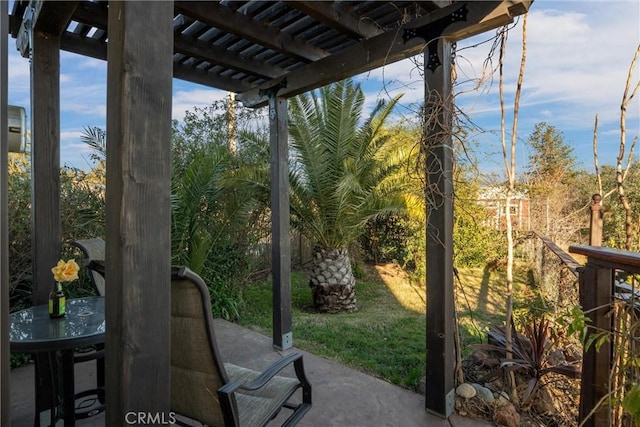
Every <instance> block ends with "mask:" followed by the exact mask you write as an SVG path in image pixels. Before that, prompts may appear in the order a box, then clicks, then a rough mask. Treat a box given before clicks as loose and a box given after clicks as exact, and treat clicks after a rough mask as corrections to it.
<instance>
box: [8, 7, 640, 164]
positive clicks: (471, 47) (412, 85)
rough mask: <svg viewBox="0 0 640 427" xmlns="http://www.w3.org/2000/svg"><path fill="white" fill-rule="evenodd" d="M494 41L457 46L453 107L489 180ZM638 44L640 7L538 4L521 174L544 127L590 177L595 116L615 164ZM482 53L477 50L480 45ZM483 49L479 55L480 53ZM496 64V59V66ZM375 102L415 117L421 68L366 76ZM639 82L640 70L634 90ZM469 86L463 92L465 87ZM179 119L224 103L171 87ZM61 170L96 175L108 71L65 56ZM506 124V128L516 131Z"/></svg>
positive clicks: (20, 87) (25, 86)
mask: <svg viewBox="0 0 640 427" xmlns="http://www.w3.org/2000/svg"><path fill="white" fill-rule="evenodd" d="M521 24H522V20H521V19H520V21H519V23H518V25H517V26H515V27H514V28H513V29H512V30H511V31H510V33H509V42H508V46H507V54H506V55H507V56H506V63H505V78H506V84H505V92H506V103H507V110H508V114H510V112H511V111H512V106H513V94H514V91H515V82H516V78H517V73H518V68H519V64H520V56H521V28H522V25H521ZM494 35H495V32H488V33H486V34H485V35H483V36H478V37H475V38H473V39H470V40H467V41H464V42H460V43H458V46H457V47H458V53H457V58H458V61H457V64H458V83H460V84H459V85H458V86H457V93H458V95H457V97H456V100H457V101H456V102H457V105H458V107H460V108H461V109H462V110H464V111H465V113H467V114H469V115H470V116H471V117H472V119H473V120H474V121H476V122H477V123H478V124H479V125H481V126H482V127H483V128H484V129H486V130H487V131H488V133H486V134H483V135H479V136H477V137H476V138H475V139H474V140H475V143H476V144H477V146H478V148H479V149H480V150H481V155H480V164H481V170H483V171H495V170H500V168H501V165H502V157H501V156H502V155H501V153H500V139H499V136H498V135H499V134H496V133H494V132H498V131H499V129H500V105H499V102H498V97H497V88H498V80H497V75H496V77H495V78H494V80H493V84H489V83H488V82H487V83H484V84H483V85H482V86H481V87H480V88H479V89H477V90H473V87H474V86H475V82H476V81H477V80H479V79H481V78H482V76H483V73H484V72H485V70H483V63H484V62H485V59H486V58H487V56H488V54H489V49H490V47H491V42H490V41H489V42H488V43H484V44H479V43H480V42H482V41H485V40H489V39H490V38H491V37H492V36H494ZM639 43H640V2H638V1H637V0H618V1H590V0H581V1H567V0H564V1H558V0H536V1H535V2H534V4H533V6H532V8H531V10H530V13H529V19H528V40H527V64H526V71H525V77H524V85H523V91H522V98H521V103H520V118H519V127H518V136H519V138H520V140H521V141H520V142H519V143H518V148H517V163H518V165H517V168H518V170H519V171H520V172H522V171H523V168H524V167H525V165H526V158H527V151H526V145H525V143H524V141H525V140H526V139H527V137H528V135H529V134H530V133H531V131H532V130H533V126H534V125H535V124H536V123H538V122H541V121H545V122H547V123H548V124H550V125H552V126H554V127H556V128H557V129H558V130H560V131H561V132H562V133H563V135H564V138H565V141H566V142H567V143H568V144H569V145H571V146H572V147H573V148H574V151H575V154H576V156H577V157H578V160H579V162H580V164H581V165H582V166H583V167H584V168H585V169H587V170H589V171H592V170H593V166H592V165H593V155H592V148H591V147H592V138H593V125H594V117H595V115H596V114H598V115H599V132H598V144H599V157H600V162H601V164H614V163H615V161H616V156H617V152H618V146H619V141H620V123H619V122H620V103H621V99H622V94H623V91H624V86H625V82H626V78H627V73H628V70H629V66H630V64H631V60H632V58H633V55H634V52H635V49H636V48H637V46H638V44H639ZM477 44H479V45H477ZM476 45H477V46H476ZM14 46H15V40H14V39H10V40H9V104H11V105H19V106H24V107H26V108H27V115H29V61H28V60H26V59H24V58H21V57H20V56H19V54H18V52H17V51H15V50H14V49H13V47H14ZM495 63H497V56H496V57H495ZM359 79H360V80H361V81H362V85H363V89H364V90H365V92H366V93H367V96H368V101H369V102H370V104H373V103H374V102H375V100H376V98H377V97H379V96H392V95H395V94H396V93H398V92H402V93H404V97H403V99H402V102H401V103H402V106H401V108H400V109H399V110H398V113H399V114H404V115H409V116H411V115H415V111H416V107H415V106H416V105H417V103H418V102H420V100H421V99H422V98H423V96H424V89H423V83H422V80H421V77H420V73H419V71H418V69H417V68H416V65H415V64H414V62H412V61H409V60H405V61H402V62H398V63H395V64H390V65H388V66H385V67H382V68H379V69H377V70H374V71H372V72H369V73H366V74H364V75H362V76H360V77H359ZM639 79H640V64H637V65H636V67H635V74H634V76H633V83H634V84H635V83H636V82H637V81H638V80H639ZM465 82H466V83H465ZM173 92H174V96H173V113H172V116H173V118H175V119H178V120H180V119H181V118H182V117H183V116H184V113H185V111H186V110H191V109H192V108H193V107H195V106H198V107H204V106H207V105H209V104H210V103H211V102H213V101H214V100H217V99H221V98H222V97H224V96H225V95H226V94H225V93H224V92H221V91H218V90H212V89H209V88H206V87H204V86H200V85H196V84H191V83H188V82H184V81H181V80H174V86H173ZM60 95H61V162H62V164H63V165H72V166H76V167H81V168H84V169H86V168H88V167H89V163H90V162H89V160H88V159H89V149H88V148H87V147H86V146H85V145H84V144H82V143H81V142H80V134H81V133H82V129H83V127H85V126H100V127H103V128H104V127H106V126H105V124H106V62H104V61H100V60H95V59H91V58H85V57H80V56H77V55H74V54H71V53H67V52H62V53H61V91H60ZM639 98H640V96H639V97H636V99H634V100H633V101H632V104H631V105H630V108H629V110H628V113H627V144H628V145H630V143H631V141H632V139H633V137H635V136H637V135H639V134H640V99H639ZM510 123H511V118H510V116H508V117H507V128H508V129H511V124H510ZM638 156H640V148H639V149H638V152H637V156H636V157H638Z"/></svg>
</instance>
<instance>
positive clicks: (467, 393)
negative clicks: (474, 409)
mask: <svg viewBox="0 0 640 427" xmlns="http://www.w3.org/2000/svg"><path fill="white" fill-rule="evenodd" d="M456 394H457V395H458V396H460V397H464V398H465V399H471V398H472V397H474V396H475V395H476V394H477V392H476V389H475V388H473V386H472V385H471V384H469V383H463V384H460V385H459V386H458V387H457V388H456Z"/></svg>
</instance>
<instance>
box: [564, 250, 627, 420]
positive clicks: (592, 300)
mask: <svg viewBox="0 0 640 427" xmlns="http://www.w3.org/2000/svg"><path fill="white" fill-rule="evenodd" d="M569 252H571V253H574V254H579V255H583V256H586V257H587V263H586V264H585V266H584V267H582V268H581V269H580V270H579V277H580V280H579V282H580V305H581V306H582V309H583V311H584V313H585V314H586V315H587V316H588V317H589V318H590V319H591V325H590V328H589V332H588V335H587V342H589V338H590V337H594V336H595V334H601V336H606V337H607V338H608V339H607V340H606V341H604V343H603V344H602V345H601V346H600V347H599V349H596V346H595V345H590V346H587V348H586V349H585V352H584V354H583V361H582V363H583V365H582V382H581V394H580V421H581V422H583V424H581V425H583V426H586V427H591V426H593V427H599V426H611V425H616V426H623V425H627V424H628V423H629V425H633V424H632V420H625V419H624V417H623V415H622V410H621V401H622V398H624V395H625V392H626V391H628V386H629V384H631V383H632V382H636V381H637V380H638V377H637V375H638V372H637V368H636V370H635V372H634V371H630V370H629V369H628V366H627V365H626V363H623V362H624V358H625V357H626V358H629V357H631V358H634V357H638V353H637V349H635V348H633V346H634V345H635V341H636V340H637V336H636V333H635V331H634V330H633V329H634V328H632V327H630V326H631V325H632V324H636V327H637V319H638V316H637V315H638V311H637V309H638V301H639V300H640V298H639V293H638V292H637V290H636V286H637V283H636V282H635V279H634V277H633V275H634V274H636V275H637V274H640V253H638V252H630V251H623V250H617V249H611V248H602V247H597V246H571V247H570V248H569ZM629 275H630V276H629ZM621 277H622V278H623V279H622V280H621V279H620V278H621ZM624 278H627V279H624ZM628 278H630V279H628ZM629 280H630V282H631V283H628V281H629ZM623 334H626V338H625V336H621V335H623ZM629 344H630V345H631V347H630V346H629ZM634 353H635V354H634ZM634 377H635V378H634ZM611 398H613V399H611ZM611 402H615V403H611Z"/></svg>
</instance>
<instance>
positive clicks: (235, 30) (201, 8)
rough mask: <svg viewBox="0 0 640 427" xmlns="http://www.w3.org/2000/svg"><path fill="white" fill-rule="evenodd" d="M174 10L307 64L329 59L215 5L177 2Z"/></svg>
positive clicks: (280, 32) (223, 7) (286, 36)
mask: <svg viewBox="0 0 640 427" xmlns="http://www.w3.org/2000/svg"><path fill="white" fill-rule="evenodd" d="M176 9H177V10H178V11H182V12H184V13H186V14H188V15H189V16H192V17H194V18H196V19H197V20H199V21H202V22H205V23H207V24H209V25H212V26H214V27H216V28H218V29H220V30H222V31H226V32H229V33H231V34H241V35H242V37H243V38H245V39H247V40H250V41H253V42H256V43H259V44H261V45H263V46H265V47H268V48H270V49H273V50H275V51H278V52H286V53H288V54H291V55H294V56H297V57H299V58H301V59H305V60H307V61H316V60H318V59H320V58H324V57H326V56H329V53H328V52H325V51H323V50H322V49H318V48H317V47H315V46H312V45H309V44H307V43H306V42H304V41H301V40H300V39H297V38H294V37H292V36H291V35H289V34H287V33H285V32H282V31H278V30H276V29H274V28H272V27H269V26H265V25H259V24H256V22H255V21H253V20H252V19H251V18H249V17H246V16H244V15H241V14H238V13H234V12H233V10H231V9H229V8H228V7H226V6H223V5H222V4H220V3H218V2H202V1H190V2H178V3H176Z"/></svg>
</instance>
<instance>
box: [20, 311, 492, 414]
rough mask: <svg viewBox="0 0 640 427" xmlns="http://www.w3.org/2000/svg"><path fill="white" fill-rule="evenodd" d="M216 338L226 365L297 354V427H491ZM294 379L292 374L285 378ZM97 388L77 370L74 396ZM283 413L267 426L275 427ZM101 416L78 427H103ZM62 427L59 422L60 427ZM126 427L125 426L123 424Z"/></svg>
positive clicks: (23, 392) (310, 364)
mask: <svg viewBox="0 0 640 427" xmlns="http://www.w3.org/2000/svg"><path fill="white" fill-rule="evenodd" d="M215 325H216V329H215V333H216V338H217V340H218V344H219V346H220V353H221V356H222V358H223V359H224V361H225V362H231V363H235V364H238V365H241V366H245V367H248V368H253V369H256V370H262V369H264V368H266V367H267V366H269V365H270V364H271V363H273V362H274V361H275V360H277V359H279V358H281V357H283V356H285V355H287V354H289V353H291V352H301V353H303V355H304V364H305V371H306V373H307V377H308V379H309V381H310V382H311V384H312V387H313V407H312V408H311V410H310V411H309V412H308V413H307V414H306V415H305V417H304V418H303V419H302V421H301V422H300V423H299V424H298V425H299V426H302V427H304V426H313V427H316V426H317V427H378V426H379V427H382V426H389V427H400V426H401V427H412V426H421V427H422V426H428V427H472V426H474V427H486V426H491V425H493V424H490V423H487V422H483V421H478V420H474V419H469V418H463V417H460V416H457V415H453V416H451V417H450V418H449V419H442V418H440V417H437V416H435V415H431V414H428V413H426V411H425V409H424V396H421V395H419V394H416V393H413V392H411V391H409V390H406V389H404V388H401V387H398V386H395V385H393V384H390V383H388V382H386V381H382V380H380V379H377V378H374V377H371V376H369V375H366V374H364V373H361V372H359V371H356V370H354V369H351V368H348V367H345V366H343V365H340V364H338V363H336V362H334V361H331V360H328V359H324V358H322V357H318V356H315V355H313V354H311V353H308V352H305V351H302V350H298V349H295V348H294V349H291V350H287V351H283V352H278V351H275V350H274V349H273V347H272V345H271V338H269V337H267V336H264V335H262V334H259V333H257V332H254V331H251V330H249V329H245V328H242V327H240V326H238V325H236V324H234V323H231V322H226V321H224V320H216V321H215ZM284 374H285V375H291V376H293V370H291V371H289V372H285V373H284ZM92 385H93V386H94V385H95V364H94V363H92V362H86V363H83V364H79V365H77V366H76V390H83V389H87V388H91V386H92ZM287 412H288V411H286V410H283V413H282V414H281V415H280V416H279V417H278V418H277V419H276V420H275V421H274V422H273V423H271V424H270V425H278V423H277V421H278V420H280V419H284V418H285V417H286V415H287ZM11 420H12V421H11V425H12V426H13V427H31V426H33V422H34V381H33V365H29V366H25V367H22V368H18V369H14V370H12V371H11ZM104 422H105V421H104V413H102V414H99V415H97V416H95V417H93V418H89V419H86V420H79V421H78V422H77V423H76V425H78V426H104ZM59 424H60V425H62V422H60V423H59ZM123 425H124V423H123Z"/></svg>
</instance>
